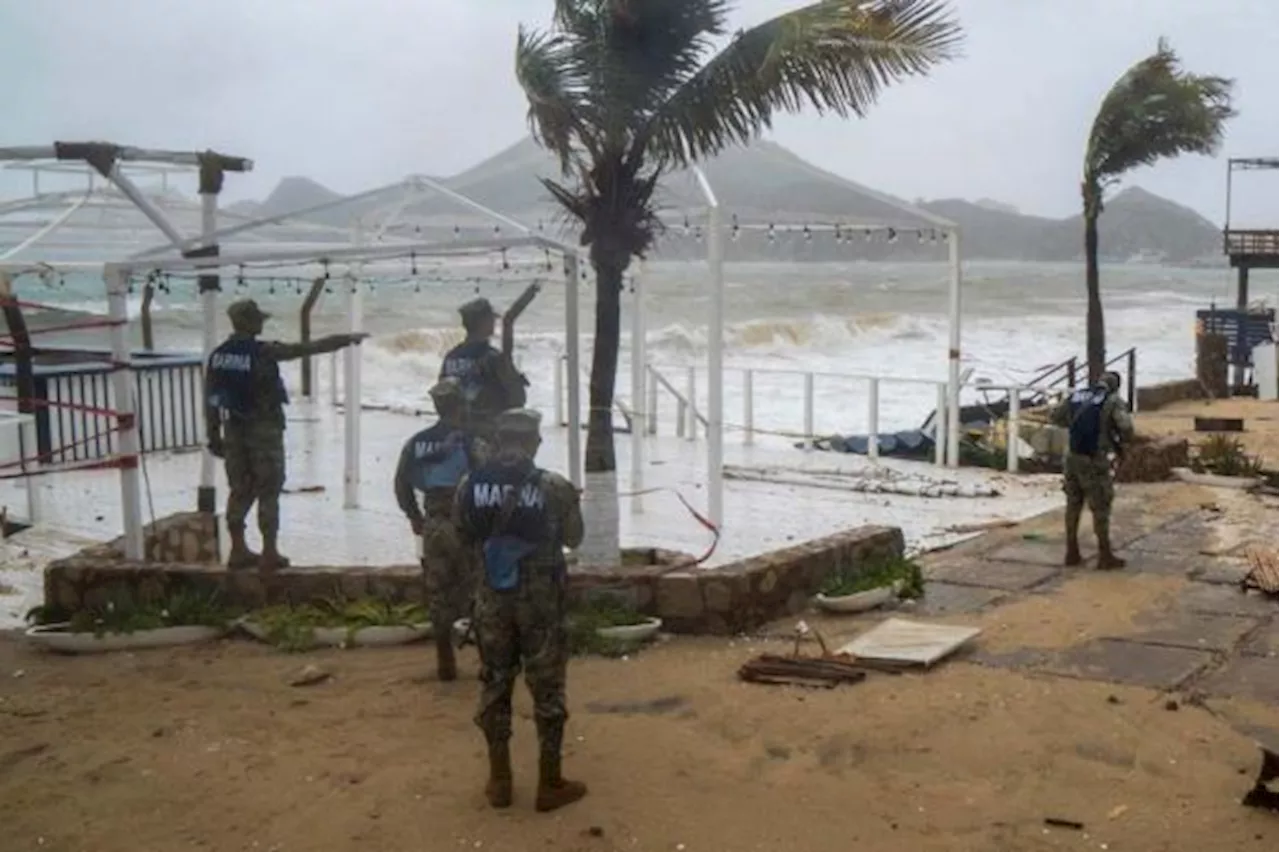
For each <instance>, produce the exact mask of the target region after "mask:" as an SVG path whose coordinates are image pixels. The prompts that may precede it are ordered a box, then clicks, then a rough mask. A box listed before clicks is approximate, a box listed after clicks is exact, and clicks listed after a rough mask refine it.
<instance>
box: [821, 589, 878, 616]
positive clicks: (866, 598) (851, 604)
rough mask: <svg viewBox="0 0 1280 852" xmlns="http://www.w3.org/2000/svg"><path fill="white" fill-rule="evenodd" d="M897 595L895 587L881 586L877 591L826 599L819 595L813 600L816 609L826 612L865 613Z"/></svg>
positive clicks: (824, 596) (870, 590) (871, 590)
mask: <svg viewBox="0 0 1280 852" xmlns="http://www.w3.org/2000/svg"><path fill="white" fill-rule="evenodd" d="M896 593H897V586H896V584H895V585H891V586H881V587H880V588H878V589H867V590H866V591H865V592H854V593H853V594H851V595H838V596H836V597H827V596H826V595H823V594H819V595H818V596H817V597H815V598H814V601H815V602H816V603H817V604H818V609H821V610H825V611H827V612H844V613H849V612H866V611H867V610H872V609H875V608H876V607H878V606H884V605H885V604H886V603H888V602H889V601H890V600H891V599H892V598H893V596H894V594H896Z"/></svg>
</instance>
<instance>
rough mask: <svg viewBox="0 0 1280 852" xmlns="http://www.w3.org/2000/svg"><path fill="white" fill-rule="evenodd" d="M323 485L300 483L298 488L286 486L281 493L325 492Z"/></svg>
mask: <svg viewBox="0 0 1280 852" xmlns="http://www.w3.org/2000/svg"><path fill="white" fill-rule="evenodd" d="M324 490H325V489H324V486H323V485H300V486H298V487H297V488H286V489H284V490H283V491H281V492H280V493H281V494H323V493H324Z"/></svg>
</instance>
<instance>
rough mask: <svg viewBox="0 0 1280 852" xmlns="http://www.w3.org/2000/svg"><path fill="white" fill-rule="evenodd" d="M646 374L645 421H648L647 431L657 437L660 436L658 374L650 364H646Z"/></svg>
mask: <svg viewBox="0 0 1280 852" xmlns="http://www.w3.org/2000/svg"><path fill="white" fill-rule="evenodd" d="M644 372H645V376H646V377H647V379H646V381H647V383H648V387H647V388H646V390H645V394H646V398H645V402H644V413H645V420H647V421H648V422H647V423H646V424H645V431H646V432H648V433H649V434H650V435H656V434H658V374H657V373H656V372H655V371H654V369H653V368H652V367H650V366H649V365H648V364H645V367H644Z"/></svg>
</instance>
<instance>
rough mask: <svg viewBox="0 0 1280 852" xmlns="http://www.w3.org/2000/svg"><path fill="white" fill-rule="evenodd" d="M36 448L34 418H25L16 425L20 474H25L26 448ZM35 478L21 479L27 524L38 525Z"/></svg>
mask: <svg viewBox="0 0 1280 852" xmlns="http://www.w3.org/2000/svg"><path fill="white" fill-rule="evenodd" d="M35 446H37V439H36V421H35V418H34V417H30V416H28V417H25V418H23V419H22V420H21V422H20V423H19V424H18V458H20V459H21V460H22V462H23V464H22V472H23V473H26V472H27V468H26V458H27V452H28V450H27V448H28V447H35ZM34 479H35V477H33V476H27V477H24V478H23V484H24V485H26V488H27V523H29V524H38V523H40V516H41V514H43V513H42V512H41V511H40V486H39V485H35V484H33V483H32V480H34Z"/></svg>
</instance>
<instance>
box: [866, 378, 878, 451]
mask: <svg viewBox="0 0 1280 852" xmlns="http://www.w3.org/2000/svg"><path fill="white" fill-rule="evenodd" d="M867 439H868V440H867V458H869V459H878V458H880V380H879V379H876V378H871V379H867Z"/></svg>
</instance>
